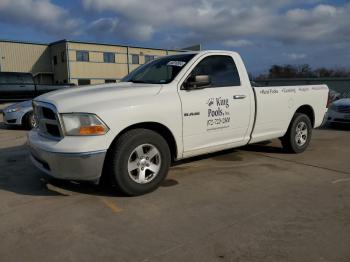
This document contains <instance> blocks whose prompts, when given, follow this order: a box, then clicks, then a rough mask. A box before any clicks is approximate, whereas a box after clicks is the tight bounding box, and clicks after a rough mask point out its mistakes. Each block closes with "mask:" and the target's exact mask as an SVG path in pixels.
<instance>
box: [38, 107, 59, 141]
mask: <svg viewBox="0 0 350 262" xmlns="http://www.w3.org/2000/svg"><path fill="white" fill-rule="evenodd" d="M33 111H34V116H35V118H36V120H37V123H38V130H39V134H40V135H42V136H44V137H47V138H51V139H55V140H60V139H61V138H63V132H62V128H61V123H60V118H59V114H58V112H57V110H56V107H55V106H54V105H52V104H49V103H43V102H37V101H33Z"/></svg>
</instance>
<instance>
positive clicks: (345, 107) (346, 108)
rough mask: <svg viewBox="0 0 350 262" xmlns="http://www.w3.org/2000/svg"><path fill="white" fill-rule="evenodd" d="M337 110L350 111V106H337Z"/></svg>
mask: <svg viewBox="0 0 350 262" xmlns="http://www.w3.org/2000/svg"><path fill="white" fill-rule="evenodd" d="M336 111H337V112H339V113H350V106H337V107H336Z"/></svg>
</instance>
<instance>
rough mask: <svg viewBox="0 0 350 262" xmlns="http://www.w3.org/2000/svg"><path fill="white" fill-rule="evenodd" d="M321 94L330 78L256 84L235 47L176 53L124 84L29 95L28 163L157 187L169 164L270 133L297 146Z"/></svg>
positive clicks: (302, 145) (136, 188)
mask: <svg viewBox="0 0 350 262" xmlns="http://www.w3.org/2000/svg"><path fill="white" fill-rule="evenodd" d="M102 87H103V88H104V89H103V90H101V88H102ZM327 99H328V87H327V86H326V85H310V86H274V87H272V86H271V87H257V88H255V87H252V86H251V84H250V81H249V77H248V74H247V71H246V69H245V66H244V64H243V61H242V59H241V57H240V56H239V54H237V53H234V52H229V51H202V52H188V53H181V54H177V55H171V56H165V57H161V58H158V59H156V60H153V61H152V62H149V63H147V64H145V65H143V66H141V67H139V68H137V69H135V70H134V71H132V72H131V73H130V74H129V75H127V76H126V77H125V78H123V79H122V81H121V82H120V83H114V84H104V85H100V86H89V87H86V88H74V89H70V90H69V89H67V90H62V91H57V92H55V93H48V94H45V95H42V96H40V97H37V98H35V99H34V100H33V108H34V113H35V115H36V117H37V119H38V122H39V124H38V128H34V129H32V130H31V131H30V132H29V133H28V145H29V150H30V152H31V160H32V162H33V163H34V165H35V166H37V167H38V168H39V169H41V170H42V171H44V172H46V173H47V174H49V175H51V176H53V177H56V178H61V179H70V180H88V181H94V182H97V181H98V180H99V179H100V177H101V174H102V171H104V172H105V175H106V176H109V178H110V181H111V183H116V184H117V185H118V187H119V188H120V189H121V190H122V191H123V192H124V193H126V194H128V195H140V194H145V193H147V192H150V191H152V190H155V189H156V188H157V187H158V186H159V185H160V184H161V182H162V180H163V179H164V178H165V176H166V174H167V173H168V169H169V165H170V163H171V161H175V160H180V159H184V158H189V157H193V156H197V155H201V154H208V153H211V152H216V151H220V150H224V149H228V148H234V147H239V146H243V145H247V144H252V143H257V142H262V141H266V140H270V139H273V138H280V139H281V141H282V145H283V147H284V148H285V150H286V151H288V152H291V153H301V152H303V151H304V150H306V148H307V147H308V145H309V142H310V139H311V136H312V129H313V128H314V127H318V126H320V124H321V123H322V121H323V118H324V115H325V113H326V111H327V109H326V105H327ZM104 177H105V176H104ZM102 181H103V180H102ZM107 181H108V179H107Z"/></svg>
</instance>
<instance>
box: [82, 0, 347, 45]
mask: <svg viewBox="0 0 350 262" xmlns="http://www.w3.org/2000/svg"><path fill="white" fill-rule="evenodd" d="M82 3H83V6H84V8H85V10H88V11H94V12H98V13H100V14H103V13H104V12H108V13H113V14H114V15H116V16H118V17H119V18H120V21H123V22H124V23H125V24H127V25H128V26H125V29H128V28H130V31H132V32H134V33H133V34H131V33H130V34H129V37H131V38H134V39H136V40H145V39H150V38H152V37H153V36H154V34H155V33H162V34H165V35H166V37H169V38H171V39H175V37H174V35H175V34H176V39H178V42H179V43H184V44H185V43H193V42H221V43H226V46H232V47H237V45H238V46H240V45H246V44H247V43H246V42H242V41H241V40H235V41H238V42H232V39H246V38H254V37H259V38H263V39H265V40H267V41H268V40H270V41H277V42H282V43H299V42H312V41H324V42H332V41H333V42H334V41H338V40H339V39H342V41H345V40H344V39H345V38H346V39H348V38H350V32H349V30H350V29H349V28H350V19H348V14H349V13H350V4H345V5H343V6H332V5H326V4H322V0H304V1H301V0H294V1H293V0H281V1H273V0H245V1H244V0H238V1H232V0H211V1H209V0H177V1H173V0H153V1H139V0H118V1H115V0H82ZM304 4H310V5H311V6H312V5H314V6H313V7H312V8H308V9H306V8H300V6H303V5H304ZM344 31H345V32H349V34H347V36H344ZM230 43H231V45H230Z"/></svg>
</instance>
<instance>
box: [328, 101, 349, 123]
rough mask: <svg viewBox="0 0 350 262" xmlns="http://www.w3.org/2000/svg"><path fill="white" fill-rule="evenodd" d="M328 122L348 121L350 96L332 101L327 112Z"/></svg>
mask: <svg viewBox="0 0 350 262" xmlns="http://www.w3.org/2000/svg"><path fill="white" fill-rule="evenodd" d="M326 119H327V122H328V123H331V124H332V123H350V98H341V99H339V100H336V101H334V102H333V103H332V104H331V106H330V107H329V109H328V112H327V117H326Z"/></svg>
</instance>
